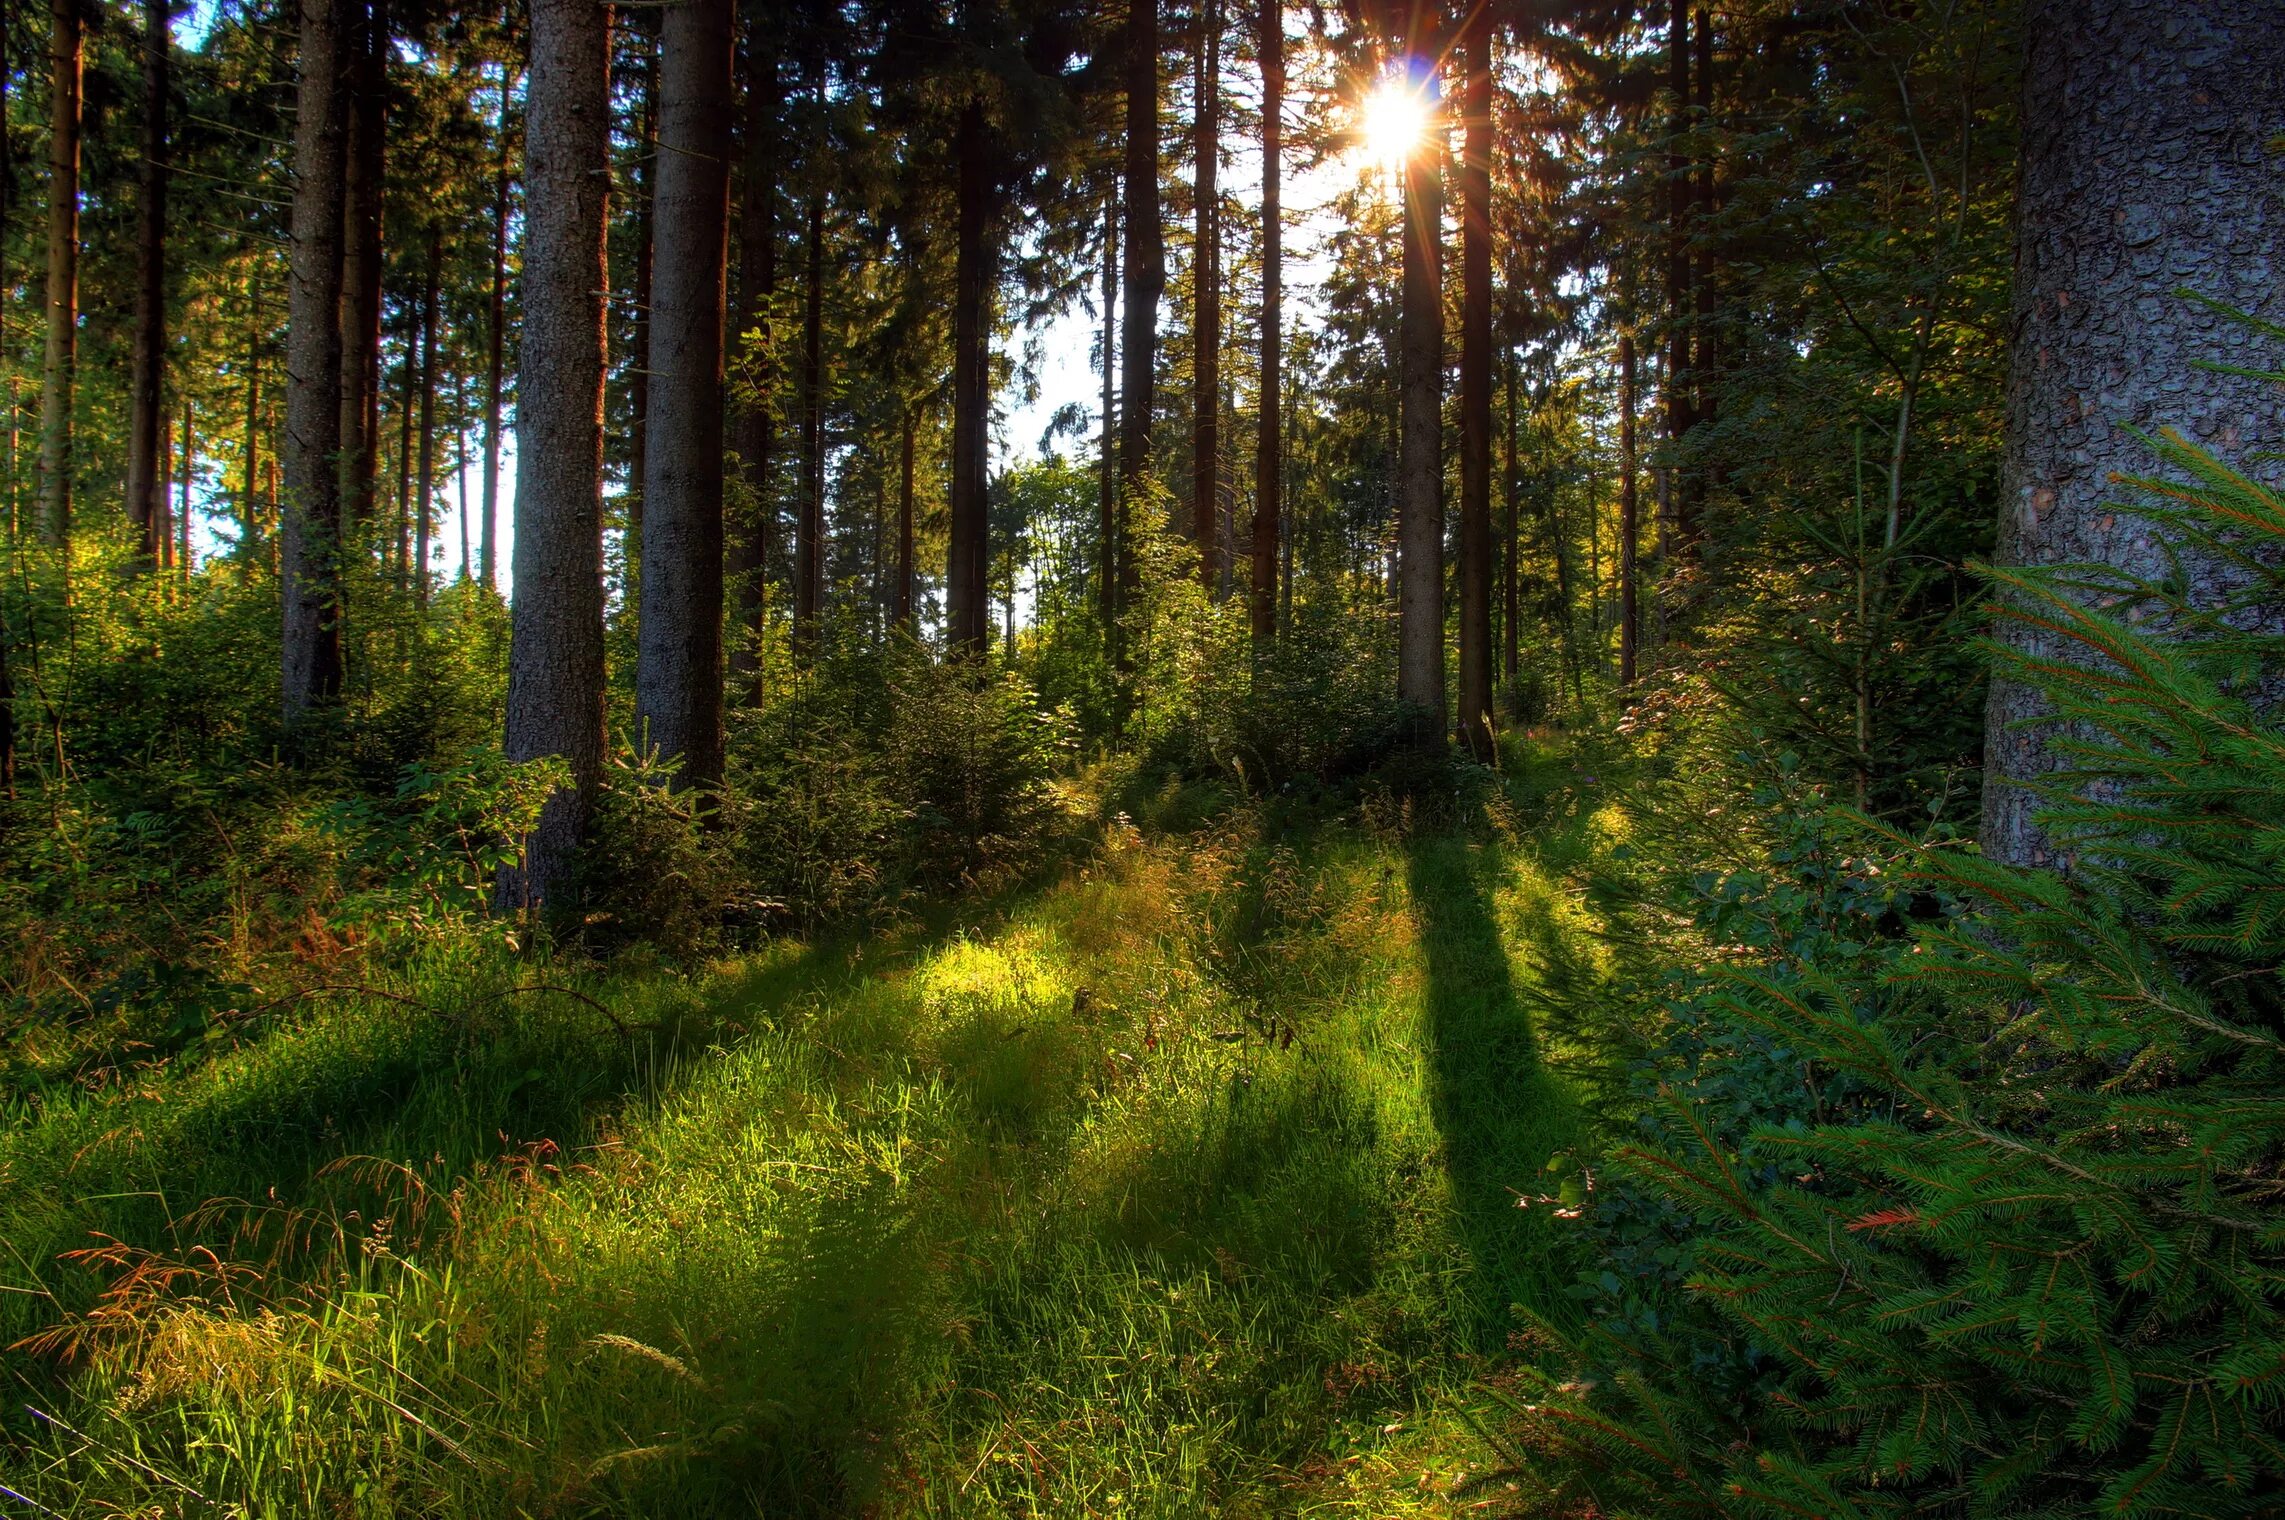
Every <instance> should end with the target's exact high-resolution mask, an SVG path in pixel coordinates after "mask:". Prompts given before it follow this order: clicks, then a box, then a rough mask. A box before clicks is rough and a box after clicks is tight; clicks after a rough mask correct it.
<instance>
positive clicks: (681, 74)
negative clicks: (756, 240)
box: [635, 0, 738, 789]
mask: <svg viewBox="0 0 2285 1520" xmlns="http://www.w3.org/2000/svg"><path fill="white" fill-rule="evenodd" d="M737 40H738V39H737V27H736V18H735V15H734V13H733V10H732V7H731V0H681V3H679V4H675V5H671V6H668V7H667V9H666V13H665V21H664V24H663V34H662V37H661V40H660V48H659V155H658V169H657V173H658V178H657V180H656V184H657V192H656V197H655V198H656V202H657V213H656V214H657V238H658V245H657V248H656V249H655V250H654V252H653V255H652V260H653V262H652V271H651V278H652V286H651V302H652V312H651V325H650V368H651V370H652V372H653V375H652V391H651V401H652V406H651V411H650V416H649V419H648V424H649V426H648V431H649V435H650V443H649V447H648V450H647V453H646V456H645V461H644V469H645V474H644V477H643V579H642V623H641V629H640V636H639V649H638V655H637V659H636V668H635V712H636V717H637V719H638V721H639V722H640V724H641V725H642V732H643V736H644V742H645V743H646V744H647V745H649V746H650V747H651V748H653V749H655V750H656V751H657V752H658V753H659V754H660V755H661V756H663V757H665V758H668V759H678V760H680V761H681V762H682V769H681V772H680V780H681V784H682V785H684V786H693V787H701V788H706V789H712V788H714V787H717V786H719V785H721V782H722V316H723V295H724V291H723V276H724V273H725V264H726V262H727V258H728V247H727V242H728V238H729V231H730V116H731V110H732V105H733V99H732V97H733V94H734V91H733V87H732V79H731V73H732V63H733V60H734V58H735V57H736V47H737Z"/></svg>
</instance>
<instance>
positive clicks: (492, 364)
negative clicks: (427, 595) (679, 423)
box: [478, 64, 515, 595]
mask: <svg viewBox="0 0 2285 1520" xmlns="http://www.w3.org/2000/svg"><path fill="white" fill-rule="evenodd" d="M514 89H515V79H514V75H513V73H512V72H511V71H510V70H509V68H508V67H507V65H506V64H502V65H501V66H500V123H499V128H498V140H497V151H498V153H499V162H498V164H497V165H496V166H495V167H494V170H493V178H492V300H491V305H490V308H489V309H488V311H487V313H486V316H487V326H486V329H485V351H484V535H483V539H482V547H481V549H480V550H479V551H478V552H479V555H480V556H481V557H480V559H479V561H478V563H479V565H480V567H481V568H480V569H479V571H478V578H479V579H481V580H482V581H483V583H484V589H485V590H487V591H490V592H492V593H493V594H494V595H497V594H498V593H499V590H500V573H499V569H500V397H501V391H502V389H503V383H504V381H505V379H506V370H507V341H508V340H507V334H508V211H509V204H508V194H509V186H510V184H511V179H510V176H509V173H508V97H509V96H510V95H511V94H513V93H514Z"/></svg>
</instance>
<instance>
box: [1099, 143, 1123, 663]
mask: <svg viewBox="0 0 2285 1520" xmlns="http://www.w3.org/2000/svg"><path fill="white" fill-rule="evenodd" d="M1118 365H1119V188H1118V182H1117V181H1116V180H1115V179H1114V180H1113V181H1112V184H1111V193H1110V194H1109V195H1106V196H1105V197H1104V198H1103V459H1102V472H1103V486H1102V499H1101V501H1100V502H1098V503H1097V514H1096V515H1097V522H1096V543H1097V546H1098V553H1099V554H1100V555H1101V562H1100V563H1099V564H1097V565H1096V567H1095V610H1096V614H1097V615H1098V616H1099V617H1100V618H1101V619H1102V623H1103V637H1104V640H1105V644H1104V653H1105V654H1109V653H1110V648H1111V622H1112V620H1113V619H1114V618H1116V617H1117V616H1118V615H1119V566H1118V559H1117V555H1118V546H1119V393H1118V386H1119V369H1118Z"/></svg>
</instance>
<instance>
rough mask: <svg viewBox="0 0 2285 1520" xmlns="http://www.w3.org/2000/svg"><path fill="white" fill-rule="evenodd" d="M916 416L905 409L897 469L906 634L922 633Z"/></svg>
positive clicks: (899, 620)
mask: <svg viewBox="0 0 2285 1520" xmlns="http://www.w3.org/2000/svg"><path fill="white" fill-rule="evenodd" d="M914 426H915V418H914V415H913V409H912V408H911V407H909V406H908V407H906V408H905V414H904V437H903V439H902V441H901V443H902V446H901V450H900V453H899V457H898V461H897V463H898V470H897V587H896V609H895V610H896V625H897V626H898V627H899V628H902V629H903V630H904V631H905V632H906V633H908V634H912V635H914V636H916V637H917V636H918V635H919V633H920V615H919V607H918V605H917V604H916V601H915V598H914V596H913V562H912V473H913V458H912V450H913V432H914Z"/></svg>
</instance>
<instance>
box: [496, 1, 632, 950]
mask: <svg viewBox="0 0 2285 1520" xmlns="http://www.w3.org/2000/svg"><path fill="white" fill-rule="evenodd" d="M610 60H611V33H610V11H609V10H608V9H607V8H606V7H604V6H601V5H598V4H596V3H595V0H532V3H531V61H532V68H531V87H530V90H529V92H528V93H527V95H526V97H525V107H524V109H525V127H524V176H525V180H524V182H525V189H526V206H527V208H528V209H527V214H526V216H525V220H524V247H523V255H524V257H523V285H522V302H523V330H522V334H521V357H522V363H521V366H520V373H519V375H518V376H517V384H516V441H517V448H516V506H515V511H516V545H515V574H514V578H515V587H516V595H515V599H514V601H513V603H512V604H511V612H510V620H511V621H510V630H509V644H508V704H507V728H506V739H505V742H506V751H507V755H508V758H509V759H511V760H536V759H540V758H542V757H545V756H561V757H563V759H564V760H565V761H566V762H567V763H568V764H569V766H570V768H571V777H572V785H571V786H569V787H566V788H564V789H562V790H559V791H557V792H556V793H555V794H554V795H553V796H551V797H550V798H549V799H548V801H547V804H546V806H545V807H544V808H543V809H542V810H541V812H540V818H539V825H538V827H537V828H536V829H534V830H533V832H532V834H531V835H530V836H529V837H528V838H527V839H526V840H525V841H524V854H523V860H522V861H521V862H520V863H519V864H518V865H517V866H513V867H509V868H507V869H504V870H503V871H502V872H501V874H500V882H499V890H498V893H497V898H496V900H497V901H498V902H499V904H500V905H501V906H502V907H529V906H531V905H533V904H535V903H542V902H555V901H560V900H561V898H562V897H563V896H564V895H566V894H567V892H568V890H569V888H570V887H571V884H572V882H573V879H574V877H573V871H574V867H575V864H576V861H577V855H578V848H579V842H580V838H581V836H582V834H584V833H585V831H586V825H587V814H588V809H589V805H590V803H591V802H592V800H593V797H594V793H595V788H596V785H597V784H598V783H599V782H600V780H601V779H602V774H603V753H604V749H603V742H604V741H603V353H604V313H603V301H604V296H603V292H604V290H605V289H606V288H607V286H608V283H609V276H608V266H607V262H606V260H605V257H604V238H603V226H604V202H605V196H606V190H607V187H608V186H609V184H610V179H609V166H610V154H611V105H610V76H611V63H610Z"/></svg>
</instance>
